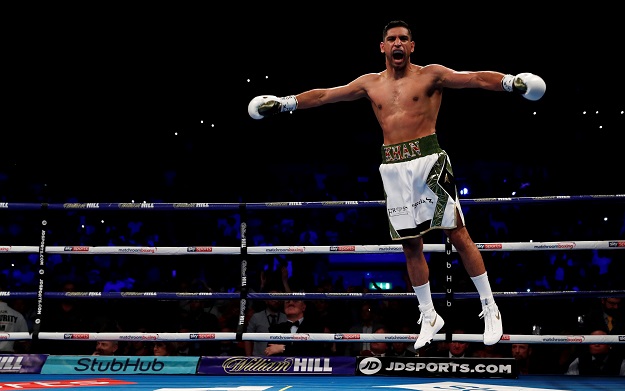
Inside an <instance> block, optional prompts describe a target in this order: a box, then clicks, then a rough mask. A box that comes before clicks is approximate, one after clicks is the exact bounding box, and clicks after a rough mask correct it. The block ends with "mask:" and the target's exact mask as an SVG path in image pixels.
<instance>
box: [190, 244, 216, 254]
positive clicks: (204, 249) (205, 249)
mask: <svg viewBox="0 0 625 391" xmlns="http://www.w3.org/2000/svg"><path fill="white" fill-rule="evenodd" d="M187 252H188V253H212V252H213V248H212V247H208V246H204V247H187Z"/></svg>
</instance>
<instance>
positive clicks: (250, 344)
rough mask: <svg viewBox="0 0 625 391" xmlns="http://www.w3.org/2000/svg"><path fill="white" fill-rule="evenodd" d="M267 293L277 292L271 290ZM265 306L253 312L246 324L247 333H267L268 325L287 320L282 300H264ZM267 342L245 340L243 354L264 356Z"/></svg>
mask: <svg viewBox="0 0 625 391" xmlns="http://www.w3.org/2000/svg"><path fill="white" fill-rule="evenodd" d="M269 293H279V292H278V291H277V290H271V291H270V292H269ZM264 303H265V308H264V309H263V310H261V311H258V312H255V313H254V314H253V315H252V317H251V318H250V320H249V322H248V324H247V332H248V333H268V332H269V327H270V326H272V325H275V324H278V323H283V322H286V321H287V318H286V315H285V314H284V312H283V311H282V309H283V306H284V302H283V301H280V300H275V299H269V300H265V301H264ZM266 348H267V342H265V341H245V354H246V355H247V356H264V355H265V349H266Z"/></svg>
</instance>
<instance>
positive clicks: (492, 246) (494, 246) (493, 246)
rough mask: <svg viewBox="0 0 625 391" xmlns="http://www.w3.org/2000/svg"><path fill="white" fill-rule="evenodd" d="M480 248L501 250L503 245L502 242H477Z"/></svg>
mask: <svg viewBox="0 0 625 391" xmlns="http://www.w3.org/2000/svg"><path fill="white" fill-rule="evenodd" d="M475 245H476V246H477V248H478V249H479V250H501V249H502V248H503V245H502V244H501V243H476V244H475Z"/></svg>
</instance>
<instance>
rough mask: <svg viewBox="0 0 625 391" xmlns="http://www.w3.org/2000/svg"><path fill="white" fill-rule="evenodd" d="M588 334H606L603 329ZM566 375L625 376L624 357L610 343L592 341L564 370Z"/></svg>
mask: <svg viewBox="0 0 625 391" xmlns="http://www.w3.org/2000/svg"><path fill="white" fill-rule="evenodd" d="M590 335H607V333H606V332H605V331H604V330H595V331H593V332H592V333H590ZM566 375H580V376H625V358H623V356H622V355H621V354H620V353H619V352H618V351H617V350H615V349H612V346H611V345H610V344H605V343H593V344H590V345H588V349H587V350H586V351H585V352H583V353H582V354H580V355H579V356H578V357H577V358H576V359H575V360H573V362H572V363H571V365H569V369H568V370H567V371H566Z"/></svg>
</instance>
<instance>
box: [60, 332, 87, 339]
mask: <svg viewBox="0 0 625 391" xmlns="http://www.w3.org/2000/svg"><path fill="white" fill-rule="evenodd" d="M63 339H89V334H76V333H72V334H63Z"/></svg>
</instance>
